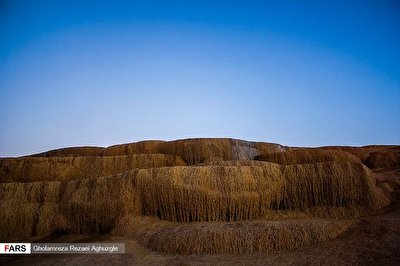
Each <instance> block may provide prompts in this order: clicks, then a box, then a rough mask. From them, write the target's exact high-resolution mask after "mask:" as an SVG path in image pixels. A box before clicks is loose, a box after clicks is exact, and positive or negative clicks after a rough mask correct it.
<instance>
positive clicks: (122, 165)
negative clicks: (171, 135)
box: [0, 139, 400, 254]
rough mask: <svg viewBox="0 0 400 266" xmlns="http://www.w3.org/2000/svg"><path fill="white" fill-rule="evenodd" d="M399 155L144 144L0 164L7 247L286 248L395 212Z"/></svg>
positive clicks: (210, 143)
mask: <svg viewBox="0 0 400 266" xmlns="http://www.w3.org/2000/svg"><path fill="white" fill-rule="evenodd" d="M399 169H400V146H366V147H321V148H296V147H285V146H282V145H278V144H271V143H262V142H249V141H243V140H234V139H187V140H177V141H167V142H166V141H143V142H138V143H131V144H123V145H116V146H111V147H108V148H101V147H76V148H65V149H58V150H52V151H48V152H44V153H40V154H35V155H31V156H25V157H20V158H2V159H0V240H2V241H18V240H26V239H40V238H43V237H46V236H49V235H64V234H112V235H113V234H114V235H119V236H121V235H122V236H126V237H129V238H134V239H136V240H137V241H138V243H140V244H141V245H142V246H143V247H145V248H148V249H151V250H154V251H162V252H166V253H173V254H209V253H229V254H242V253H252V252H273V251H277V250H290V249H293V248H296V247H299V246H304V245H308V244H312V243H316V242H319V241H324V240H327V239H332V238H335V237H337V236H338V235H339V234H341V233H343V232H344V231H346V230H347V229H348V228H350V227H351V226H352V224H353V223H354V221H355V219H357V218H358V217H360V216H368V215H372V214H373V213H375V212H376V211H378V210H379V209H381V208H383V207H385V206H388V205H389V204H390V202H391V192H392V190H393V187H394V186H395V185H397V184H395V181H393V180H391V179H387V178H385V175H381V174H380V173H383V172H385V173H386V172H390V173H395V174H397V175H398V174H399V173H400V170H399Z"/></svg>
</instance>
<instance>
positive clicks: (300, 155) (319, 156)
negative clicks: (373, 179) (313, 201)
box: [254, 149, 361, 164]
mask: <svg viewBox="0 0 400 266" xmlns="http://www.w3.org/2000/svg"><path fill="white" fill-rule="evenodd" d="M254 159H255V160H259V161H266V162H272V163H278V164H312V163H319V162H351V163H361V160H360V159H359V158H358V157H357V156H355V155H353V154H351V153H348V152H345V151H340V150H317V149H298V150H287V151H284V152H271V153H266V154H261V155H257V156H256V157H255V158H254Z"/></svg>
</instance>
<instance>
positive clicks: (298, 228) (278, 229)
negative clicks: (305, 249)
mask: <svg viewBox="0 0 400 266" xmlns="http://www.w3.org/2000/svg"><path fill="white" fill-rule="evenodd" d="M352 223H353V222H352V221H351V220H346V221H338V220H322V219H314V220H311V219H306V220H285V221H261V220H256V221H249V222H236V223H207V224H205V223H194V224H183V225H178V226H170V225H164V226H159V227H157V228H154V229H152V230H148V231H146V232H145V233H144V234H142V235H140V237H139V238H140V241H141V242H142V243H143V244H144V245H145V246H146V247H148V248H151V249H153V250H157V251H161V252H167V253H177V254H204V253H208V254H213V253H218V254H224V253H225V254H226V253H229V254H244V253H254V252H276V251H280V250H290V249H293V248H296V247H301V246H305V245H310V244H315V243H318V242H321V241H325V240H328V239H332V238H335V237H337V236H338V235H339V234H340V233H343V232H344V231H345V230H347V229H348V228H349V227H350V226H351V225H352Z"/></svg>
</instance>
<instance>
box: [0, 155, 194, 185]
mask: <svg viewBox="0 0 400 266" xmlns="http://www.w3.org/2000/svg"><path fill="white" fill-rule="evenodd" d="M183 165H186V163H185V162H184V161H183V160H182V159H181V158H180V157H178V156H174V155H165V154H139V155H122V156H78V157H72V156H69V157H24V158H7V159H0V182H36V181H68V180H72V179H84V178H96V177H101V176H109V175H115V174H118V173H122V172H125V171H128V170H132V169H135V168H140V169H142V168H157V167H163V166H183Z"/></svg>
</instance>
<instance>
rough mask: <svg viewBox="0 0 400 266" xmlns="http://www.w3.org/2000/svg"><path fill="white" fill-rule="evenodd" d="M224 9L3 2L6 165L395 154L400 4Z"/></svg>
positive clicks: (0, 116) (225, 5) (1, 108)
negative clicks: (101, 150) (158, 157)
mask: <svg viewBox="0 0 400 266" xmlns="http://www.w3.org/2000/svg"><path fill="white" fill-rule="evenodd" d="M117 2H118V3H117ZM216 2H217V1H149V0H146V1H40V0H37V1H26V0H24V1H18V0H12V1H11V0H10V1H4V0H0V38H1V39H0V41H1V43H0V49H1V50H0V156H17V155H25V154H30V153H35V152H41V151H45V150H49V149H54V148H59V147H66V146H79V145H96V146H107V145H112V144H117V143H126V142H133V141H139V140H145V139H163V140H172V139H179V138H189V137H232V138H241V139H246V140H256V141H267V142H277V143H281V144H284V145H298V146H319V145H366V144H400V122H399V121H400V119H399V118H400V48H399V47H400V2H399V1H379V0H376V1H270V2H268V1H218V3H216ZM299 2H302V4H299Z"/></svg>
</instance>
